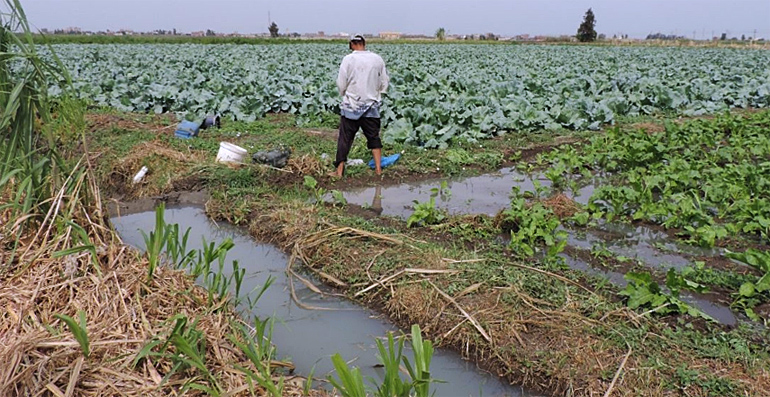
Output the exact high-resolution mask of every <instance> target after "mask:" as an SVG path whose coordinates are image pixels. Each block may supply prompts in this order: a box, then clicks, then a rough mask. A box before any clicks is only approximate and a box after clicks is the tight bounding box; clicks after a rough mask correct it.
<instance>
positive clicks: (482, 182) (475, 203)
mask: <svg viewBox="0 0 770 397" xmlns="http://www.w3.org/2000/svg"><path fill="white" fill-rule="evenodd" d="M535 181H538V182H539V183H540V185H541V186H543V187H550V186H551V182H550V181H549V180H548V179H547V178H545V177H544V176H542V175H537V174H534V175H525V174H523V173H520V172H518V171H517V170H515V169H513V168H504V169H502V170H500V171H498V172H496V173H492V174H485V175H481V176H476V177H469V178H450V179H447V180H446V188H445V192H448V194H437V193H438V192H439V189H441V184H442V180H434V181H428V182H420V183H406V184H401V185H396V186H388V187H380V186H377V187H371V188H365V189H357V190H350V191H347V192H344V196H345V199H346V200H347V201H348V202H349V203H352V204H358V205H361V206H363V207H366V208H370V209H371V210H372V212H374V213H376V214H378V215H386V216H396V217H400V218H404V219H406V218H408V217H409V215H411V214H412V212H413V211H414V209H413V206H414V201H419V202H424V201H427V200H428V199H429V198H430V197H431V196H435V199H436V206H437V207H439V208H442V209H445V210H447V211H448V212H449V213H450V214H486V215H495V214H497V213H498V212H499V211H500V210H503V209H505V208H507V207H508V206H509V205H510V193H511V189H512V188H514V187H518V188H519V189H520V190H521V192H525V191H530V192H533V191H535ZM594 188H595V185H593V184H590V185H587V186H585V187H583V188H581V189H580V190H579V191H577V192H567V193H566V194H567V195H568V196H570V197H571V198H572V199H573V200H575V201H576V202H578V203H581V204H587V203H588V200H589V199H590V197H591V194H593V191H594ZM563 230H566V231H567V232H568V244H569V245H570V246H573V247H577V248H582V249H591V248H593V247H595V246H600V247H603V248H606V249H607V250H608V251H610V252H611V253H613V254H614V255H616V256H624V257H627V258H629V259H632V260H636V261H638V262H639V263H640V264H641V265H643V266H647V267H650V268H653V269H657V270H663V271H665V270H668V269H669V268H672V267H673V268H675V269H677V270H682V269H683V268H685V267H687V266H690V265H692V258H691V256H718V255H720V254H721V252H720V250H718V249H703V248H698V247H693V246H688V245H685V244H681V243H677V242H675V241H673V240H671V238H670V237H669V236H668V235H667V234H666V233H663V232H660V231H656V230H654V229H651V228H648V227H645V226H633V225H627V224H620V223H603V224H600V225H599V226H598V227H597V228H596V229H595V231H594V232H590V231H589V232H586V231H575V230H569V229H563ZM565 258H566V259H567V264H568V265H569V266H570V267H571V268H573V269H576V270H580V271H582V272H584V273H586V274H590V275H594V276H598V277H603V278H605V279H607V280H608V281H610V282H611V283H613V284H616V285H618V286H620V287H621V288H624V287H625V285H626V281H625V280H624V279H623V274H622V273H618V272H605V271H601V270H597V269H594V268H592V267H591V266H590V265H589V264H587V263H584V262H582V261H580V260H577V259H575V258H568V257H565ZM682 300H684V301H685V302H687V303H689V304H692V305H693V306H695V307H697V308H699V309H700V310H702V311H704V312H705V313H706V314H708V315H710V316H712V317H714V318H715V319H716V320H717V321H719V322H721V323H724V324H730V325H733V324H735V323H736V321H737V320H736V317H735V315H734V314H733V313H732V311H731V310H730V309H729V307H727V306H726V305H722V304H718V303H714V302H711V301H709V300H708V298H706V297H704V296H699V295H693V294H689V293H683V295H682Z"/></svg>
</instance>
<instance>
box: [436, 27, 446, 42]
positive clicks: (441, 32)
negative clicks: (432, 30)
mask: <svg viewBox="0 0 770 397" xmlns="http://www.w3.org/2000/svg"><path fill="white" fill-rule="evenodd" d="M436 38H437V39H438V40H439V41H444V39H445V38H446V29H444V28H438V30H436Z"/></svg>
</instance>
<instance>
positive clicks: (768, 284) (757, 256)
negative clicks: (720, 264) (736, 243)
mask: <svg viewBox="0 0 770 397" xmlns="http://www.w3.org/2000/svg"><path fill="white" fill-rule="evenodd" d="M727 256H728V257H729V258H732V259H735V260H737V261H740V262H743V263H745V264H747V265H749V266H751V267H753V268H755V269H757V270H759V271H761V272H762V273H763V275H762V276H761V277H758V278H757V279H756V281H747V282H745V283H743V284H741V287H740V289H739V290H738V298H737V300H736V302H735V305H736V306H738V307H742V308H743V309H744V311H745V312H746V315H747V316H749V318H751V319H752V320H755V321H759V316H757V314H756V313H755V312H754V310H753V309H752V308H753V307H754V306H756V305H757V304H758V303H760V302H762V301H767V300H770V253H767V252H762V251H757V250H754V249H749V250H747V251H746V252H743V253H735V252H728V254H727Z"/></svg>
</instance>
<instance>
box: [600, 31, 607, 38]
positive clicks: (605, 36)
mask: <svg viewBox="0 0 770 397" xmlns="http://www.w3.org/2000/svg"><path fill="white" fill-rule="evenodd" d="M599 40H607V35H606V34H604V33H602V34H600V35H599Z"/></svg>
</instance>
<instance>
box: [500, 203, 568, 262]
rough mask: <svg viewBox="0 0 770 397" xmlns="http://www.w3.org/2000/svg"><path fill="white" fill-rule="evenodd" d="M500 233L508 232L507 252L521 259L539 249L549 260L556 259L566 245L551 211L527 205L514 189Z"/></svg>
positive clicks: (562, 233)
mask: <svg viewBox="0 0 770 397" xmlns="http://www.w3.org/2000/svg"><path fill="white" fill-rule="evenodd" d="M502 216H503V218H502V219H503V229H504V230H510V233H511V243H510V245H509V248H510V249H511V250H512V251H514V252H516V253H517V254H518V255H521V256H523V257H531V256H533V255H535V252H536V251H537V250H538V247H539V246H540V245H544V246H545V247H546V249H547V251H546V252H547V254H548V256H555V255H556V254H558V253H559V252H561V251H563V250H564V247H565V246H566V244H567V241H566V232H564V231H559V230H557V229H558V228H559V226H560V225H561V222H560V221H559V218H558V217H556V215H554V213H553V211H551V210H550V209H547V208H545V207H544V206H543V204H541V203H540V202H534V203H531V204H530V203H528V202H527V200H526V199H524V197H522V196H521V195H520V194H519V191H518V188H514V191H513V194H512V199H511V206H510V207H509V208H507V209H506V210H504V211H503V212H502Z"/></svg>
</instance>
